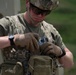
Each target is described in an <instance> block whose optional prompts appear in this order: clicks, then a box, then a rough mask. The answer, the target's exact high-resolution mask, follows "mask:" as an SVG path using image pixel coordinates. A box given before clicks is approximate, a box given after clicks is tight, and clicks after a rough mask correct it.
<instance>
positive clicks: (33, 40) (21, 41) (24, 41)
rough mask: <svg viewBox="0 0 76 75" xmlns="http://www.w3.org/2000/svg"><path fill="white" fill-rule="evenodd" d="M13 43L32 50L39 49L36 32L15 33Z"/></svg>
mask: <svg viewBox="0 0 76 75" xmlns="http://www.w3.org/2000/svg"><path fill="white" fill-rule="evenodd" d="M14 43H15V45H16V46H20V47H25V48H26V49H27V50H30V51H32V52H34V51H36V50H38V49H39V45H38V34H36V33H26V34H16V35H14Z"/></svg>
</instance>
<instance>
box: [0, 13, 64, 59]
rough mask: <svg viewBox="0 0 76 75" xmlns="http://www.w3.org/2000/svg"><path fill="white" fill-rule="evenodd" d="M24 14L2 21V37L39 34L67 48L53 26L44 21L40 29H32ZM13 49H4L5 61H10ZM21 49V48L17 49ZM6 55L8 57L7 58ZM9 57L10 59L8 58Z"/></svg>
mask: <svg viewBox="0 0 76 75" xmlns="http://www.w3.org/2000/svg"><path fill="white" fill-rule="evenodd" d="M23 15H24V13H22V14H18V15H15V16H11V17H8V16H7V17H4V18H2V19H1V20H0V36H7V35H11V34H25V33H28V32H35V33H38V34H39V36H40V37H44V36H45V37H47V38H48V39H49V40H50V41H51V42H53V43H55V44H56V45H58V46H59V47H60V48H65V45H64V43H63V42H62V38H61V36H60V34H59V33H58V31H57V30H56V29H55V28H54V27H53V25H51V24H49V23H46V22H45V21H42V22H41V23H40V25H39V26H38V27H32V26H31V25H29V24H28V23H27V22H26V21H25V20H24V18H23ZM12 49H15V47H14V48H12V47H7V48H4V49H3V50H2V51H3V52H4V53H3V54H4V59H8V60H10V59H11V58H10V57H11V55H10V52H11V50H12ZM16 49H19V48H16ZM5 55H6V57H5ZM8 57H9V58H8Z"/></svg>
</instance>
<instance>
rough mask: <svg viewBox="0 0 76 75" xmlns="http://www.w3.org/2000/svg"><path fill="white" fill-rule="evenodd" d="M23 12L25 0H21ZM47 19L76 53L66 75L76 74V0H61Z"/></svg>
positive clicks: (23, 10) (22, 10)
mask: <svg viewBox="0 0 76 75" xmlns="http://www.w3.org/2000/svg"><path fill="white" fill-rule="evenodd" d="M21 12H25V0H21ZM45 20H46V21H47V22H48V23H52V24H53V25H54V27H56V29H57V30H58V31H59V33H60V34H61V36H62V38H63V41H64V42H65V44H66V46H67V47H68V48H69V49H70V50H71V52H72V53H73V55H74V67H73V68H72V69H70V70H65V75H76V71H75V70H76V64H75V63H76V54H75V53H76V0H60V4H59V6H58V8H57V9H55V10H53V11H52V12H51V14H49V15H48V16H47V17H46V19H45ZM68 63H69V62H68Z"/></svg>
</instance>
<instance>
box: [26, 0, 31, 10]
mask: <svg viewBox="0 0 76 75" xmlns="http://www.w3.org/2000/svg"><path fill="white" fill-rule="evenodd" d="M29 7H30V3H29V0H26V9H28V8H29Z"/></svg>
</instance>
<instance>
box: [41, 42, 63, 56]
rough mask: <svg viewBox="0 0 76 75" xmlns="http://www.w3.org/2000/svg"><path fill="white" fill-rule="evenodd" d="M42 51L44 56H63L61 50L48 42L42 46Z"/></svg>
mask: <svg viewBox="0 0 76 75" xmlns="http://www.w3.org/2000/svg"><path fill="white" fill-rule="evenodd" d="M40 51H41V53H43V54H47V55H50V54H53V55H55V56H56V57H58V56H60V55H61V54H62V50H61V48H60V47H58V46H57V45H55V44H53V43H50V42H46V43H44V44H42V45H41V46H40Z"/></svg>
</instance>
